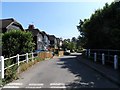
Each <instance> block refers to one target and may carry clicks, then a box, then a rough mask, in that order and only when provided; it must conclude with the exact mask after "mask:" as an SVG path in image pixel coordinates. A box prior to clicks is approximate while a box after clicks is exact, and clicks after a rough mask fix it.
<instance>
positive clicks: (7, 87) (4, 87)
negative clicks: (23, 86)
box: [3, 86, 20, 88]
mask: <svg viewBox="0 0 120 90" xmlns="http://www.w3.org/2000/svg"><path fill="white" fill-rule="evenodd" d="M3 88H20V87H19V86H4V87H3Z"/></svg>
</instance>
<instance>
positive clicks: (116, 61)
mask: <svg viewBox="0 0 120 90" xmlns="http://www.w3.org/2000/svg"><path fill="white" fill-rule="evenodd" d="M117 68H118V58H117V55H114V69H117Z"/></svg>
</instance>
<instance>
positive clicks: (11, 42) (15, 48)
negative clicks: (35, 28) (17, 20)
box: [2, 30, 34, 57]
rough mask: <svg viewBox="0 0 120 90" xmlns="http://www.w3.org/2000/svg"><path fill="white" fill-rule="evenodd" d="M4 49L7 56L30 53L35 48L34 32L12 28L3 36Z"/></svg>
mask: <svg viewBox="0 0 120 90" xmlns="http://www.w3.org/2000/svg"><path fill="white" fill-rule="evenodd" d="M2 44H3V46H2V51H3V55H4V56H5V57H10V56H14V55H16V54H23V53H26V52H27V53H29V52H31V51H33V49H34V43H33V38H32V34H31V33H30V32H23V31H21V30H11V31H9V32H6V33H5V34H4V35H3V36H2Z"/></svg>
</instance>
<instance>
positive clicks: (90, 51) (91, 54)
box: [85, 49, 120, 69]
mask: <svg viewBox="0 0 120 90" xmlns="http://www.w3.org/2000/svg"><path fill="white" fill-rule="evenodd" d="M99 51H100V52H101V53H98V52H99ZM105 51H107V54H106V53H105ZM110 52H113V54H112V55H110ZM114 52H118V53H119V54H120V50H105V49H98V50H97V49H86V52H85V55H86V56H87V57H92V58H93V59H94V62H96V61H97V60H98V59H99V58H98V57H97V56H100V57H101V59H99V60H101V62H102V64H103V65H105V62H106V59H105V56H107V57H108V59H109V60H110V57H113V60H112V63H113V64H114V69H118V65H119V64H118V58H119V57H118V55H117V54H116V53H114ZM109 60H108V61H109Z"/></svg>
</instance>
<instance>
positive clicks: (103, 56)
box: [102, 53, 105, 65]
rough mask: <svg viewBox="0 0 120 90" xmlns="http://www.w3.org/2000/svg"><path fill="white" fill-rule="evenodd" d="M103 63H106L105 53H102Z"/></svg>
mask: <svg viewBox="0 0 120 90" xmlns="http://www.w3.org/2000/svg"><path fill="white" fill-rule="evenodd" d="M102 64H103V65H104V64H105V54H104V53H102Z"/></svg>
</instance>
